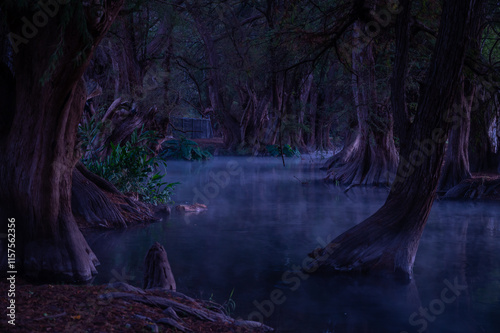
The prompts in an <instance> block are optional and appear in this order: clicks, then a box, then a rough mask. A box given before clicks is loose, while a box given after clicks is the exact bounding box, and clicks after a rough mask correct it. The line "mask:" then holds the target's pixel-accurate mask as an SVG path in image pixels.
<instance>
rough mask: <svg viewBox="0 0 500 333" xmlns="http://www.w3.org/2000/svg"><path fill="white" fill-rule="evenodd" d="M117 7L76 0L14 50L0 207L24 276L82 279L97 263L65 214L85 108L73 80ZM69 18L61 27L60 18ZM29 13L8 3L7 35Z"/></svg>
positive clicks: (0, 146) (0, 164)
mask: <svg viewBox="0 0 500 333" xmlns="http://www.w3.org/2000/svg"><path fill="white" fill-rule="evenodd" d="M122 4H123V0H116V1H113V0H107V1H104V3H103V5H102V6H101V5H96V4H94V2H92V4H89V3H88V2H80V1H72V2H71V3H69V4H67V5H59V7H58V11H57V15H55V16H54V17H51V18H49V19H48V21H47V24H46V25H45V26H44V27H43V28H40V29H37V33H36V34H34V36H33V38H31V39H29V40H27V42H25V43H20V44H19V45H17V46H15V47H14V51H16V48H17V52H16V53H15V55H14V72H15V101H16V103H15V107H14V108H13V109H11V110H6V111H7V113H8V114H11V115H12V117H10V119H9V122H8V124H6V125H4V126H5V127H6V129H7V130H6V131H5V132H4V133H3V134H2V137H1V140H0V156H1V158H2V160H1V161H0V187H1V188H2V191H1V193H0V205H1V207H0V208H1V209H2V210H4V211H7V212H9V214H11V216H12V217H15V218H16V219H17V221H18V223H17V226H18V228H19V230H18V233H17V235H18V238H16V240H17V243H16V249H19V252H18V253H19V255H20V256H19V257H18V258H19V260H20V261H22V264H23V269H24V272H25V274H26V275H28V276H32V277H35V278H50V279H54V278H60V279H69V280H72V281H85V280H88V279H90V278H91V277H92V274H94V273H96V269H95V266H96V265H97V264H98V261H97V258H96V256H95V255H94V253H93V252H92V250H91V249H90V248H89V246H88V244H87V242H86V241H85V239H84V238H83V236H82V234H81V232H80V230H79V229H78V226H77V224H76V222H75V218H74V217H73V213H72V210H71V184H72V174H73V168H74V166H75V164H76V163H77V161H78V159H79V157H80V154H79V152H78V150H77V149H76V147H75V143H76V142H75V140H76V132H77V126H78V122H79V121H80V119H81V116H82V112H83V107H84V103H85V88H84V86H83V83H82V81H81V80H80V78H81V77H82V75H83V72H84V69H85V67H86V65H87V63H88V59H89V57H90V56H91V55H92V52H93V50H94V49H95V47H96V45H97V44H98V43H99V41H100V40H101V38H102V37H103V35H104V34H105V32H106V31H107V30H108V29H109V26H110V25H111V23H112V22H113V20H114V18H115V17H116V15H117V14H118V11H119V9H120V7H121V6H122ZM69 6H76V7H75V9H74V10H72V9H73V8H69ZM71 13H72V15H74V16H73V17H72V18H71V21H70V22H69V23H68V24H67V26H65V25H64V24H63V23H62V20H63V15H71ZM95 13H102V16H96V15H95ZM33 15H34V13H33V12H31V11H30V10H29V9H24V8H23V7H22V6H21V5H18V4H11V5H10V6H9V7H8V8H7V16H8V21H9V22H8V23H9V28H10V31H11V32H12V33H15V34H17V35H18V36H23V32H22V30H23V27H22V25H23V22H22V21H21V18H22V17H23V16H26V17H33ZM77 20H86V22H87V24H86V25H84V26H85V27H86V28H87V29H88V32H89V34H90V35H91V36H92V41H91V42H86V41H85V39H84V38H83V37H81V36H82V33H83V32H82V31H81V30H80V29H81V27H82V25H81V24H80V25H79V24H76V21H77ZM55 38H61V40H54V39H55ZM87 43H91V44H87ZM59 47H60V48H61V49H58V48H59ZM82 52H83V53H82ZM55 54H56V55H57V59H54V58H53V56H54V55H55ZM81 56H83V58H80V61H79V62H78V61H76V60H77V59H78V58H79V57H81ZM33 59H36V61H33ZM82 59H83V60H82ZM48 71H50V72H48ZM47 73H49V75H47Z"/></svg>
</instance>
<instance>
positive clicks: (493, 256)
mask: <svg viewBox="0 0 500 333" xmlns="http://www.w3.org/2000/svg"><path fill="white" fill-rule="evenodd" d="M315 162H316V163H315ZM318 162H322V161H319V160H317V159H314V158H312V157H311V158H310V157H306V158H303V159H286V166H285V167H284V166H283V164H282V161H281V160H280V159H277V158H248V157H216V158H214V159H213V160H211V161H207V162H203V163H201V162H193V163H190V162H185V161H170V162H169V163H168V166H167V180H168V181H169V182H175V181H180V182H181V184H180V185H178V186H177V188H176V191H175V196H174V200H175V202H176V204H181V203H189V204H191V203H193V201H196V202H198V203H204V204H206V205H207V206H208V211H206V212H203V213H200V214H198V215H182V214H179V213H177V212H175V210H173V212H172V215H171V216H170V217H169V218H165V219H164V220H163V221H161V222H159V223H155V224H151V225H148V226H143V227H134V228H131V229H129V230H121V231H110V232H105V233H102V232H99V233H97V232H91V233H89V234H88V235H87V239H88V241H89V244H90V246H91V248H92V249H93V250H94V252H95V253H96V255H97V257H98V258H99V260H100V262H101V266H99V267H98V271H99V275H98V276H97V278H96V280H95V283H96V284H99V283H107V282H109V281H111V280H113V279H115V280H117V279H118V280H120V279H122V280H126V281H127V282H128V283H131V284H133V285H136V286H141V287H142V277H143V260H144V256H145V255H146V253H147V251H148V249H149V247H150V246H151V245H152V244H153V243H154V242H155V241H158V242H159V243H161V244H162V245H163V246H164V247H165V249H166V251H167V253H168V257H169V261H170V264H171V266H172V270H173V273H174V276H175V279H176V283H177V288H178V291H180V292H184V293H186V294H188V295H190V296H193V297H196V298H203V299H209V298H212V299H214V300H216V301H217V302H219V303H223V302H224V301H225V300H227V299H228V298H229V295H230V294H231V292H232V290H233V289H234V294H233V299H234V301H235V302H236V310H235V313H234V315H233V316H234V317H242V318H244V319H252V320H259V319H261V318H263V319H264V323H265V324H267V325H269V326H272V327H274V328H276V330H277V332H301V333H302V332H353V333H357V332H373V333H381V332H397V333H399V332H404V331H407V332H409V333H410V332H425V331H426V332H440V333H441V332H464V333H465V332H498V331H499V329H500V316H499V315H500V208H499V205H498V203H464V202H436V203H435V204H434V206H433V208H432V211H431V214H430V217H429V221H428V223H427V226H426V229H425V231H424V235H423V237H422V240H421V242H420V248H419V251H418V254H417V258H416V263H415V268H414V279H413V281H412V282H411V283H410V284H406V285H402V284H398V283H395V282H393V281H392V280H389V279H384V278H372V277H357V278H353V277H348V276H335V277H325V276H315V275H312V276H309V275H307V274H305V273H303V272H301V271H300V266H301V265H302V263H303V261H304V260H305V259H306V258H307V253H309V252H311V251H312V250H313V249H314V248H316V247H318V246H320V245H323V244H324V243H325V242H327V241H329V240H331V239H333V238H334V237H336V236H338V235H339V234H340V233H342V232H344V231H345V230H347V229H348V228H350V227H352V226H354V225H356V224H357V223H359V222H361V221H362V220H363V219H365V218H366V217H368V216H370V215H371V214H372V213H374V212H375V211H376V210H377V209H378V208H380V206H381V205H382V204H383V203H384V201H385V198H386V196H387V194H388V190H387V189H385V188H353V189H351V190H350V191H349V192H347V193H344V192H343V190H344V187H335V186H332V185H327V184H325V183H324V182H323V180H322V179H323V177H324V175H325V174H324V172H323V171H320V170H319V166H320V165H321V164H320V163H318ZM445 289H446V290H445ZM278 295H279V296H278ZM278 303H279V304H278Z"/></svg>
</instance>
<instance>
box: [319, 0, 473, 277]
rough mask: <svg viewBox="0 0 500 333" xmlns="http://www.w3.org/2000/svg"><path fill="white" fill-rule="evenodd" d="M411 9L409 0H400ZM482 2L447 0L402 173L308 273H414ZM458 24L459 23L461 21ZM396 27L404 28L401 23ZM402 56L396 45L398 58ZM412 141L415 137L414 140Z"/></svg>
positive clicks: (404, 152) (321, 251) (400, 168)
mask: <svg viewBox="0 0 500 333" xmlns="http://www.w3.org/2000/svg"><path fill="white" fill-rule="evenodd" d="M401 5H402V6H403V10H410V9H409V8H410V1H408V0H407V1H401ZM481 5H482V1H481V0H468V1H445V3H444V6H443V12H442V16H441V23H440V28H439V35H438V38H437V41H436V46H435V50H434V54H433V57H432V59H431V65H430V68H429V71H428V74H427V79H426V80H425V82H426V85H425V86H424V87H423V88H422V91H421V94H420V99H419V103H418V110H417V115H416V118H415V121H414V122H413V124H412V125H411V126H410V127H409V133H408V136H407V138H408V141H407V142H405V145H403V147H402V149H401V154H400V157H401V158H400V162H399V166H398V174H397V177H396V179H395V181H394V183H393V185H392V190H391V193H390V194H389V196H388V198H387V200H386V202H385V204H384V205H383V206H382V207H381V208H380V209H379V210H378V211H377V212H376V213H375V214H373V215H372V216H370V217H369V218H368V219H366V220H365V221H363V222H361V223H360V224H358V225H356V226H355V227H353V228H351V229H350V230H348V231H346V232H345V233H343V234H341V235H340V236H338V237H337V238H335V239H334V240H333V241H332V242H331V243H329V244H328V245H327V246H326V247H325V248H323V249H318V250H315V251H314V252H313V253H312V254H311V256H312V257H313V258H314V259H313V260H312V262H311V266H310V271H311V272H312V271H317V270H320V271H343V272H367V271H377V270H378V271H384V272H396V273H401V274H402V275H403V276H404V277H406V278H409V277H411V274H412V270H413V264H414V261H415V255H416V253H417V249H418V244H419V241H420V237H421V235H422V232H423V230H424V227H425V224H426V222H427V217H428V215H429V212H430V209H431V206H432V203H433V201H434V198H435V196H436V187H437V184H438V179H439V174H440V171H441V166H442V162H443V158H444V153H445V142H446V139H447V137H448V131H449V129H450V127H451V123H450V121H449V120H448V119H449V114H448V113H449V110H450V108H451V106H452V103H453V101H454V100H455V96H456V93H457V92H458V88H459V87H458V82H459V79H460V76H461V72H462V67H463V62H464V58H465V51H466V50H467V47H468V44H469V43H468V41H469V39H470V38H471V36H472V35H473V32H474V30H475V29H474V27H475V26H476V24H478V22H479V19H478V17H479V16H480V14H481V13H480V11H481ZM457 22H460V24H457ZM398 28H401V26H399V27H398ZM400 56H402V54H401V48H400V47H398V46H397V47H396V57H400ZM410 140H411V141H410Z"/></svg>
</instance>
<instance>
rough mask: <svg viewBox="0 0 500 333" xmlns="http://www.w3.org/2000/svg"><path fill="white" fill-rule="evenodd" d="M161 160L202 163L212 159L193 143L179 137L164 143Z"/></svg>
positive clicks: (206, 152) (210, 155)
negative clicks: (172, 159)
mask: <svg viewBox="0 0 500 333" xmlns="http://www.w3.org/2000/svg"><path fill="white" fill-rule="evenodd" d="M162 157H163V158H169V157H170V158H174V159H185V160H188V161H202V160H207V159H209V158H210V157H212V154H210V152H209V151H208V150H205V149H201V148H200V146H198V144H197V143H196V142H194V141H191V140H189V139H186V138H185V137H181V138H180V139H179V140H169V141H166V142H165V143H164V150H163V152H162Z"/></svg>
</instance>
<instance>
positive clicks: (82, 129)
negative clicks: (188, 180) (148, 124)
mask: <svg viewBox="0 0 500 333" xmlns="http://www.w3.org/2000/svg"><path fill="white" fill-rule="evenodd" d="M101 128H102V123H101V122H100V121H97V120H96V119H95V117H93V118H92V119H91V120H90V121H89V122H88V123H86V124H82V125H80V126H79V134H80V138H81V148H82V150H83V151H84V152H85V157H84V158H83V159H82V163H83V164H84V165H85V166H86V167H87V168H88V169H89V170H90V171H91V172H93V173H95V174H96V175H98V176H100V177H102V178H104V179H107V180H108V181H110V182H111V183H112V184H113V185H115V186H116V187H117V189H118V190H119V191H121V192H124V193H136V194H137V195H138V197H139V199H140V200H141V201H144V202H147V203H151V204H154V205H158V204H163V203H167V202H170V201H171V196H172V193H173V189H174V187H175V185H177V184H178V183H167V182H164V181H163V175H161V174H160V172H155V170H158V168H159V166H160V164H164V162H163V161H162V160H161V159H159V158H158V157H156V156H154V153H153V152H152V151H151V149H150V148H149V147H148V146H149V144H150V143H151V142H152V141H154V140H156V139H157V138H156V134H155V133H154V132H150V131H145V132H143V131H142V129H141V131H140V132H139V133H138V131H137V130H135V131H134V132H133V133H132V135H131V137H130V140H128V141H127V142H125V143H118V144H116V145H115V144H113V143H111V153H110V154H109V155H108V156H104V157H102V158H100V157H99V152H100V151H101V150H102V148H103V147H102V146H100V147H98V148H95V147H96V145H97V140H98V136H99V133H100V130H101Z"/></svg>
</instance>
